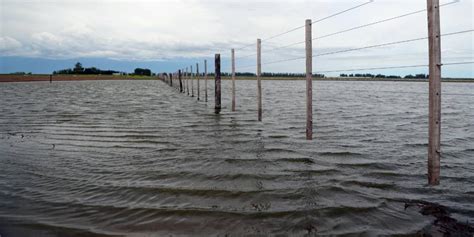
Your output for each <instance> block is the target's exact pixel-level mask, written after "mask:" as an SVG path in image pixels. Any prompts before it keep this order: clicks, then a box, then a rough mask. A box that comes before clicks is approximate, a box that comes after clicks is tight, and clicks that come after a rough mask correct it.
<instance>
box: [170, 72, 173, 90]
mask: <svg viewBox="0 0 474 237" xmlns="http://www.w3.org/2000/svg"><path fill="white" fill-rule="evenodd" d="M170 86H171V87H173V73H170Z"/></svg>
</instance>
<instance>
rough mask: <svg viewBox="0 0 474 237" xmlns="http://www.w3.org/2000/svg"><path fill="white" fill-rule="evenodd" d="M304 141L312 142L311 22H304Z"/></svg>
mask: <svg viewBox="0 0 474 237" xmlns="http://www.w3.org/2000/svg"><path fill="white" fill-rule="evenodd" d="M305 28H306V37H305V38H306V140H313V42H312V38H313V37H312V26H311V20H306V26H305Z"/></svg>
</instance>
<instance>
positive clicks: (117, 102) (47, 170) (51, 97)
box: [0, 81, 474, 236]
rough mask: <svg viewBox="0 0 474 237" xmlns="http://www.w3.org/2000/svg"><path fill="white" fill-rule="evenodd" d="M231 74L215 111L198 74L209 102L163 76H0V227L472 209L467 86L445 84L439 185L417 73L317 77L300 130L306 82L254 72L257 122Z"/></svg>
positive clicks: (45, 230)
mask: <svg viewBox="0 0 474 237" xmlns="http://www.w3.org/2000/svg"><path fill="white" fill-rule="evenodd" d="M202 84H203V83H202ZM202 84H201V85H202ZM237 87H238V88H237V110H238V111H237V112H235V113H233V112H230V101H229V98H230V82H229V81H224V82H223V98H222V99H223V102H222V104H223V109H222V113H221V114H219V115H216V114H214V109H213V105H214V101H213V96H214V93H213V91H211V89H212V88H213V83H211V82H210V83H209V89H210V90H209V102H208V103H205V102H204V101H203V98H202V100H201V101H199V102H198V101H196V97H194V98H191V97H188V96H185V95H183V94H180V93H178V92H177V91H176V90H175V89H172V88H170V87H168V86H167V85H166V84H165V83H163V82H161V81H77V82H54V83H52V84H49V83H48V82H34V83H3V84H0V95H1V99H0V110H1V113H0V234H2V236H17V235H18V233H20V235H24V236H28V235H31V236H37V235H38V233H41V234H44V235H52V236H54V235H60V236H61V235H62V236H64V235H67V236H75V235H76V234H77V236H82V235H93V234H96V235H118V236H162V235H164V234H171V235H174V236H180V235H202V236H208V235H220V236H224V235H226V234H228V235H230V236H242V235H264V236H265V235H275V234H287V235H305V234H307V233H316V234H321V235H327V234H330V235H336V234H361V235H380V234H389V235H391V234H414V233H417V232H418V231H420V230H422V229H423V228H424V227H426V226H428V225H430V224H431V223H432V222H433V218H431V217H428V216H423V215H421V214H420V213H418V211H417V210H414V209H410V208H409V209H406V210H405V208H404V205H405V203H404V202H405V201H406V200H424V201H430V202H434V203H439V204H442V205H445V206H447V207H448V208H449V210H450V211H451V212H452V213H453V217H455V218H456V219H458V220H459V221H460V222H470V223H473V222H474V94H473V91H474V84H469V83H444V84H443V108H442V112H443V115H442V116H443V117H442V118H443V123H442V151H443V153H442V154H443V157H442V168H441V169H442V170H441V174H442V177H441V185H440V186H437V187H429V186H427V185H426V184H427V175H426V172H427V168H426V166H427V162H426V160H427V121H428V109H427V104H428V94H427V90H428V84H427V83H410V82H331V81H315V82H314V101H313V105H314V109H315V111H314V126H315V127H314V136H315V137H314V141H306V140H305V110H304V109H305V91H304V89H305V82H304V81H264V82H263V108H264V114H263V119H264V121H263V122H262V123H259V122H257V121H256V118H257V113H256V83H255V82H254V81H237ZM203 95H204V92H201V96H202V97H203ZM2 231H3V232H2ZM61 233H62V234H61ZM64 233H67V234H64Z"/></svg>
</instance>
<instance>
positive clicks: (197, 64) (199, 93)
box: [196, 63, 201, 100]
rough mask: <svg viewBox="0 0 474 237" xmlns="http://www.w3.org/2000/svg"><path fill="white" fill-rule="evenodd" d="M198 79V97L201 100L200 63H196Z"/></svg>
mask: <svg viewBox="0 0 474 237" xmlns="http://www.w3.org/2000/svg"><path fill="white" fill-rule="evenodd" d="M196 79H197V95H198V100H201V97H200V95H201V92H200V86H199V63H196Z"/></svg>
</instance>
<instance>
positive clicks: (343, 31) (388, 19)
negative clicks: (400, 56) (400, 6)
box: [313, 0, 459, 40]
mask: <svg viewBox="0 0 474 237" xmlns="http://www.w3.org/2000/svg"><path fill="white" fill-rule="evenodd" d="M458 2H459V0H455V1H452V2H449V3H445V4H441V5H439V6H440V7H443V6H448V5H451V4H454V3H458ZM425 11H427V9H426V8H425V9H421V10H417V11H413V12H409V13H405V14H402V15H399V16H395V17H390V18H386V19H383V20H379V21H374V22H371V23H367V24H363V25H360V26H356V27H352V28H349V29H345V30H341V31H337V32H334V33H331V34H327V35H322V36H318V37H316V38H313V40H317V39H323V38H327V37H330V36H334V35H338V34H342V33H346V32H349V31H353V30H358V29H362V28H366V27H369V26H373V25H377V24H381V23H385V22H388V21H393V20H396V19H400V18H403V17H407V16H411V15H415V14H418V13H421V12H425Z"/></svg>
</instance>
